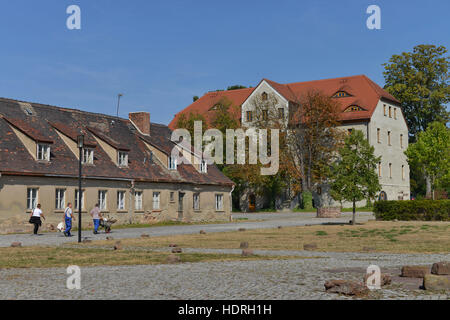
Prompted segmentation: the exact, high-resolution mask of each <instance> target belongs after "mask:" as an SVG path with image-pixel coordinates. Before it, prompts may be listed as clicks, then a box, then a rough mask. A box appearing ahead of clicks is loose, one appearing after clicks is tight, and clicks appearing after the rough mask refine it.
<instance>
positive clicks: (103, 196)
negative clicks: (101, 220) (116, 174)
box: [98, 190, 108, 211]
mask: <svg viewBox="0 0 450 320" xmlns="http://www.w3.org/2000/svg"><path fill="white" fill-rule="evenodd" d="M107 199H108V191H107V190H99V191H98V205H99V208H100V210H101V211H105V210H107V209H108V206H107V204H108V201H107Z"/></svg>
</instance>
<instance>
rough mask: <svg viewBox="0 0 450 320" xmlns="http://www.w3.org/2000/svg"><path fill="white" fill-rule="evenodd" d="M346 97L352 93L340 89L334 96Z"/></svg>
mask: <svg viewBox="0 0 450 320" xmlns="http://www.w3.org/2000/svg"><path fill="white" fill-rule="evenodd" d="M344 97H350V95H349V94H348V93H347V92H345V91H339V92H336V93H335V95H334V96H333V98H344Z"/></svg>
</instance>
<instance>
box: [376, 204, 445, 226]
mask: <svg viewBox="0 0 450 320" xmlns="http://www.w3.org/2000/svg"><path fill="white" fill-rule="evenodd" d="M374 213H375V217H376V218H377V220H401V221H410V220H419V221H450V200H412V201H377V202H375V204H374Z"/></svg>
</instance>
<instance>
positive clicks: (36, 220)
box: [30, 204, 45, 235]
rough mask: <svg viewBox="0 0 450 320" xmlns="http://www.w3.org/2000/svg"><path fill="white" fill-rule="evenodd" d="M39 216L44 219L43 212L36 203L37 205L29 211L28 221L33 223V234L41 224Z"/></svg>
mask: <svg viewBox="0 0 450 320" xmlns="http://www.w3.org/2000/svg"><path fill="white" fill-rule="evenodd" d="M41 217H42V218H43V219H44V220H45V217H44V214H43V213H42V210H41V205H40V204H38V205H37V207H36V208H35V209H34V210H33V212H31V217H30V223H31V224H34V230H33V234H35V235H37V234H38V230H39V227H40V226H41V225H42V221H41Z"/></svg>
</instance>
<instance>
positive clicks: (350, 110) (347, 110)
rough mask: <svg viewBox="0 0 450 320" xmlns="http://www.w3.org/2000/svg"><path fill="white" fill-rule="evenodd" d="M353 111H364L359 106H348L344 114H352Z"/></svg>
mask: <svg viewBox="0 0 450 320" xmlns="http://www.w3.org/2000/svg"><path fill="white" fill-rule="evenodd" d="M354 111H364V109H363V108H361V107H360V106H350V107H348V108H347V109H345V112H354Z"/></svg>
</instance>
